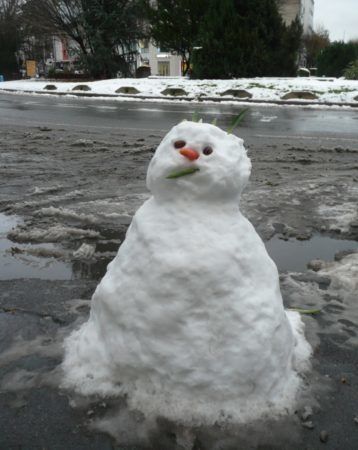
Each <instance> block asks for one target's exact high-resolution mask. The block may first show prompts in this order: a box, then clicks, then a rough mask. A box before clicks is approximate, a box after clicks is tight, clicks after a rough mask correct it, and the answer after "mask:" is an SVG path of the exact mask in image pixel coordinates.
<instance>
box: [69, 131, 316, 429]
mask: <svg viewBox="0 0 358 450" xmlns="http://www.w3.org/2000/svg"><path fill="white" fill-rule="evenodd" d="M221 146H224V147H225V148H224V149H223V148H222V147H221ZM188 149H189V150H188ZM205 149H206V153H208V154H207V155H206V154H205V153H203V150H205ZM207 149H209V150H211V151H210V152H209V150H207ZM220 151H221V152H223V155H224V162H223V161H222V160H220V157H221V158H222V155H220ZM195 152H196V153H195ZM214 153H217V154H218V155H217V158H216V159H215V155H214ZM197 155H199V156H197ZM200 159H201V160H202V161H200ZM193 167H194V168H195V169H196V171H195V172H192V173H188V174H186V175H180V173H182V172H183V171H184V172H185V170H187V169H191V168H193ZM250 167H251V166H250V161H249V159H248V157H247V156H246V152H245V150H244V148H243V145H242V141H241V140H240V139H238V138H236V137H235V136H232V135H227V133H224V132H223V131H222V130H219V129H218V128H216V127H214V126H212V125H207V124H193V123H190V122H189V123H183V124H180V125H178V126H177V127H175V128H174V129H173V130H172V131H171V132H170V133H169V134H168V135H167V136H166V137H165V138H164V140H163V142H162V144H161V145H160V146H159V148H158V150H157V153H156V155H155V156H154V158H153V160H152V162H151V165H150V167H149V170H148V178H147V182H148V187H149V188H150V190H151V191H152V193H153V196H152V197H151V198H150V199H149V200H148V201H147V202H146V203H145V204H144V205H143V206H142V207H141V208H140V209H139V210H138V211H137V213H136V214H135V216H134V218H133V221H132V224H131V226H130V228H129V229H128V232H127V235H126V239H125V241H124V242H123V244H122V246H121V247H120V249H119V252H118V254H117V256H116V257H115V259H114V260H113V261H112V262H111V263H110V264H109V266H108V270H107V273H106V275H105V277H104V278H103V280H102V281H101V283H100V284H99V285H98V287H97V289H96V291H95V293H94V295H93V299H92V306H91V314H90V319H89V321H88V322H87V323H86V324H84V326H82V328H81V329H80V330H78V331H77V332H75V333H74V334H73V335H72V336H70V338H68V340H67V342H66V358H65V361H64V369H65V373H66V380H67V385H72V386H76V387H77V388H79V389H80V390H82V392H84V393H91V392H100V393H102V394H113V393H120V394H127V398H128V402H129V404H130V406H131V407H132V408H136V409H139V410H141V411H143V412H144V413H146V414H148V415H163V416H166V417H168V418H171V419H174V420H179V421H182V422H186V421H189V422H190V423H193V422H200V423H203V422H204V423H214V422H216V421H217V420H219V418H220V417H221V418H225V419H228V418H229V419H230V420H233V421H238V422H240V421H241V422H242V421H246V420H251V419H256V418H258V417H260V416H262V415H263V414H265V413H267V412H268V411H270V412H271V413H272V412H273V411H277V412H282V411H283V410H285V409H287V408H289V407H290V406H291V405H293V403H294V398H295V395H296V393H297V389H298V386H299V377H298V374H297V371H298V366H300V365H302V363H303V362H304V361H306V360H307V359H308V356H309V353H310V349H309V346H308V344H307V343H306V341H305V340H304V336H303V332H302V323H301V321H300V318H299V317H298V315H297V314H294V313H290V314H287V313H286V312H285V310H284V308H283V304H282V298H281V294H280V288H279V279H278V272H277V268H276V266H275V264H274V263H273V261H272V260H271V259H270V257H269V256H268V254H267V252H266V249H265V246H264V244H263V242H262V241H261V239H260V237H259V236H258V235H257V233H256V231H255V230H254V228H253V226H252V225H251V224H250V222H249V221H248V220H247V219H246V218H245V217H244V216H243V215H242V214H241V212H240V210H239V206H238V200H239V196H240V194H241V190H242V189H243V187H244V186H245V184H246V182H247V179H248V177H249V174H250ZM176 170H179V172H175V171H176ZM173 171H174V172H173ZM173 173H174V177H171V174H173ZM176 174H179V175H180V176H178V177H177V176H176ZM168 176H169V178H168Z"/></svg>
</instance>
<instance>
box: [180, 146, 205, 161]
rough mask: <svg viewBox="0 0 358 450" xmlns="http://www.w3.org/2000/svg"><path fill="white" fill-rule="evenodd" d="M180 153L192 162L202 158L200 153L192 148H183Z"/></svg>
mask: <svg viewBox="0 0 358 450" xmlns="http://www.w3.org/2000/svg"><path fill="white" fill-rule="evenodd" d="M179 153H180V154H181V155H183V156H185V158H188V159H190V161H195V160H196V159H198V158H199V156H200V155H199V153H198V152H197V151H196V150H194V149H192V148H182V149H181V150H180V152H179Z"/></svg>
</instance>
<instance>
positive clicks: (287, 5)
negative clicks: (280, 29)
mask: <svg viewBox="0 0 358 450" xmlns="http://www.w3.org/2000/svg"><path fill="white" fill-rule="evenodd" d="M279 9H280V13H281V15H282V18H283V20H284V22H285V23H286V25H289V24H290V23H291V22H292V21H294V20H295V18H296V17H298V18H299V19H300V22H301V24H302V26H303V34H311V33H312V32H313V14H314V0H281V1H280V2H279Z"/></svg>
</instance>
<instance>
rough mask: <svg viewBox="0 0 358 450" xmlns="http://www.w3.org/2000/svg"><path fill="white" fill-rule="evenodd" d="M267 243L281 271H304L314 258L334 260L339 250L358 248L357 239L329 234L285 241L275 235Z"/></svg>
mask: <svg viewBox="0 0 358 450" xmlns="http://www.w3.org/2000/svg"><path fill="white" fill-rule="evenodd" d="M265 245H266V249H267V251H268V253H269V255H270V256H271V258H272V259H273V260H274V261H275V263H276V265H277V267H278V270H279V272H287V271H289V272H290V271H291V272H303V271H305V270H307V263H308V262H309V261H311V260H312V259H323V260H324V261H333V260H334V255H335V254H336V253H337V252H339V251H342V250H353V249H358V242H357V241H349V240H342V239H333V238H330V237H327V236H313V237H312V238H311V239H310V240H308V241H299V240H297V239H292V240H291V239H290V240H288V241H284V240H282V239H279V238H278V237H277V236H274V237H273V238H272V239H270V240H269V241H267V242H265Z"/></svg>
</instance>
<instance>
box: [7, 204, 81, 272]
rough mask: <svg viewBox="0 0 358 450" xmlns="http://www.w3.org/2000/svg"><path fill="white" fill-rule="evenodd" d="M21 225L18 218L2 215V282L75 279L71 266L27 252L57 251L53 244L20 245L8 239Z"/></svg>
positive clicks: (52, 258)
mask: <svg viewBox="0 0 358 450" xmlns="http://www.w3.org/2000/svg"><path fill="white" fill-rule="evenodd" d="M19 224H21V220H20V219H19V218H18V217H14V216H6V215H5V214H1V213H0V280H11V279H16V278H41V279H47V280H69V279H71V278H74V276H73V272H72V268H71V265H70V264H66V263H65V262H62V261H58V260H57V259H55V258H54V257H50V258H47V257H41V258H39V257H36V256H34V255H31V254H29V252H28V251H27V250H30V251H31V250H36V249H38V250H39V249H45V250H49V251H55V250H56V246H55V245H53V244H37V245H32V244H26V245H19V244H15V243H14V242H12V241H10V240H9V239H7V237H6V236H7V233H8V232H9V231H10V230H11V229H12V228H14V227H16V226H17V225H19Z"/></svg>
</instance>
